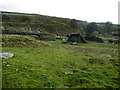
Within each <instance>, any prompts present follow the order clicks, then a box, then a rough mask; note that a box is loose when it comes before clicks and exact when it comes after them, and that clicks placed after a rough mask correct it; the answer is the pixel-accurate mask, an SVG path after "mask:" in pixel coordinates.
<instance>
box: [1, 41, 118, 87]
mask: <svg viewBox="0 0 120 90" xmlns="http://www.w3.org/2000/svg"><path fill="white" fill-rule="evenodd" d="M46 43H48V44H51V45H50V46H38V47H37V46H36V47H34V46H30V47H3V50H2V52H10V53H13V54H14V57H12V58H10V59H3V60H2V66H3V67H2V68H3V88H118V87H119V80H118V73H119V72H120V69H119V68H118V66H119V65H118V46H117V44H104V43H93V42H90V43H86V44H79V45H68V44H62V43H61V41H60V40H58V41H46Z"/></svg>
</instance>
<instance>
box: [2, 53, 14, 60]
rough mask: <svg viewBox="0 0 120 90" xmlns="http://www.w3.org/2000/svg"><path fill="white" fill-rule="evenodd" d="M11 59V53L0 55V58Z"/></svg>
mask: <svg viewBox="0 0 120 90" xmlns="http://www.w3.org/2000/svg"><path fill="white" fill-rule="evenodd" d="M11 57H13V53H0V58H4V59H8V58H11Z"/></svg>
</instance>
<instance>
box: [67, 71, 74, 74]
mask: <svg viewBox="0 0 120 90" xmlns="http://www.w3.org/2000/svg"><path fill="white" fill-rule="evenodd" d="M65 74H73V71H70V72H65Z"/></svg>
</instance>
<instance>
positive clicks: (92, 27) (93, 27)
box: [86, 22, 98, 36]
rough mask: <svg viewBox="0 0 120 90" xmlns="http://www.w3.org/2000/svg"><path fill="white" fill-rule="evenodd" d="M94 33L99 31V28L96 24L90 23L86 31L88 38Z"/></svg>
mask: <svg viewBox="0 0 120 90" xmlns="http://www.w3.org/2000/svg"><path fill="white" fill-rule="evenodd" d="M94 31H98V26H97V25H96V23H94V22H92V23H89V24H88V25H87V30H86V34H87V36H91V35H92V33H93V32H94Z"/></svg>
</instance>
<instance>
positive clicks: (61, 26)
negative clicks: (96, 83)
mask: <svg viewBox="0 0 120 90" xmlns="http://www.w3.org/2000/svg"><path fill="white" fill-rule="evenodd" d="M2 24H3V28H4V30H3V33H17V32H19V33H23V32H24V33H48V34H54V35H61V36H66V35H67V34H70V33H81V34H82V35H83V36H84V35H86V34H87V33H88V34H91V32H92V33H93V31H97V34H99V35H101V36H110V35H111V32H115V31H117V29H118V25H113V24H111V23H109V22H106V23H88V22H86V21H81V20H76V19H69V18H59V17H51V16H45V15H37V14H24V13H13V12H2ZM90 24H91V25H90ZM89 27H90V28H91V29H90V28H89Z"/></svg>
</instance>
